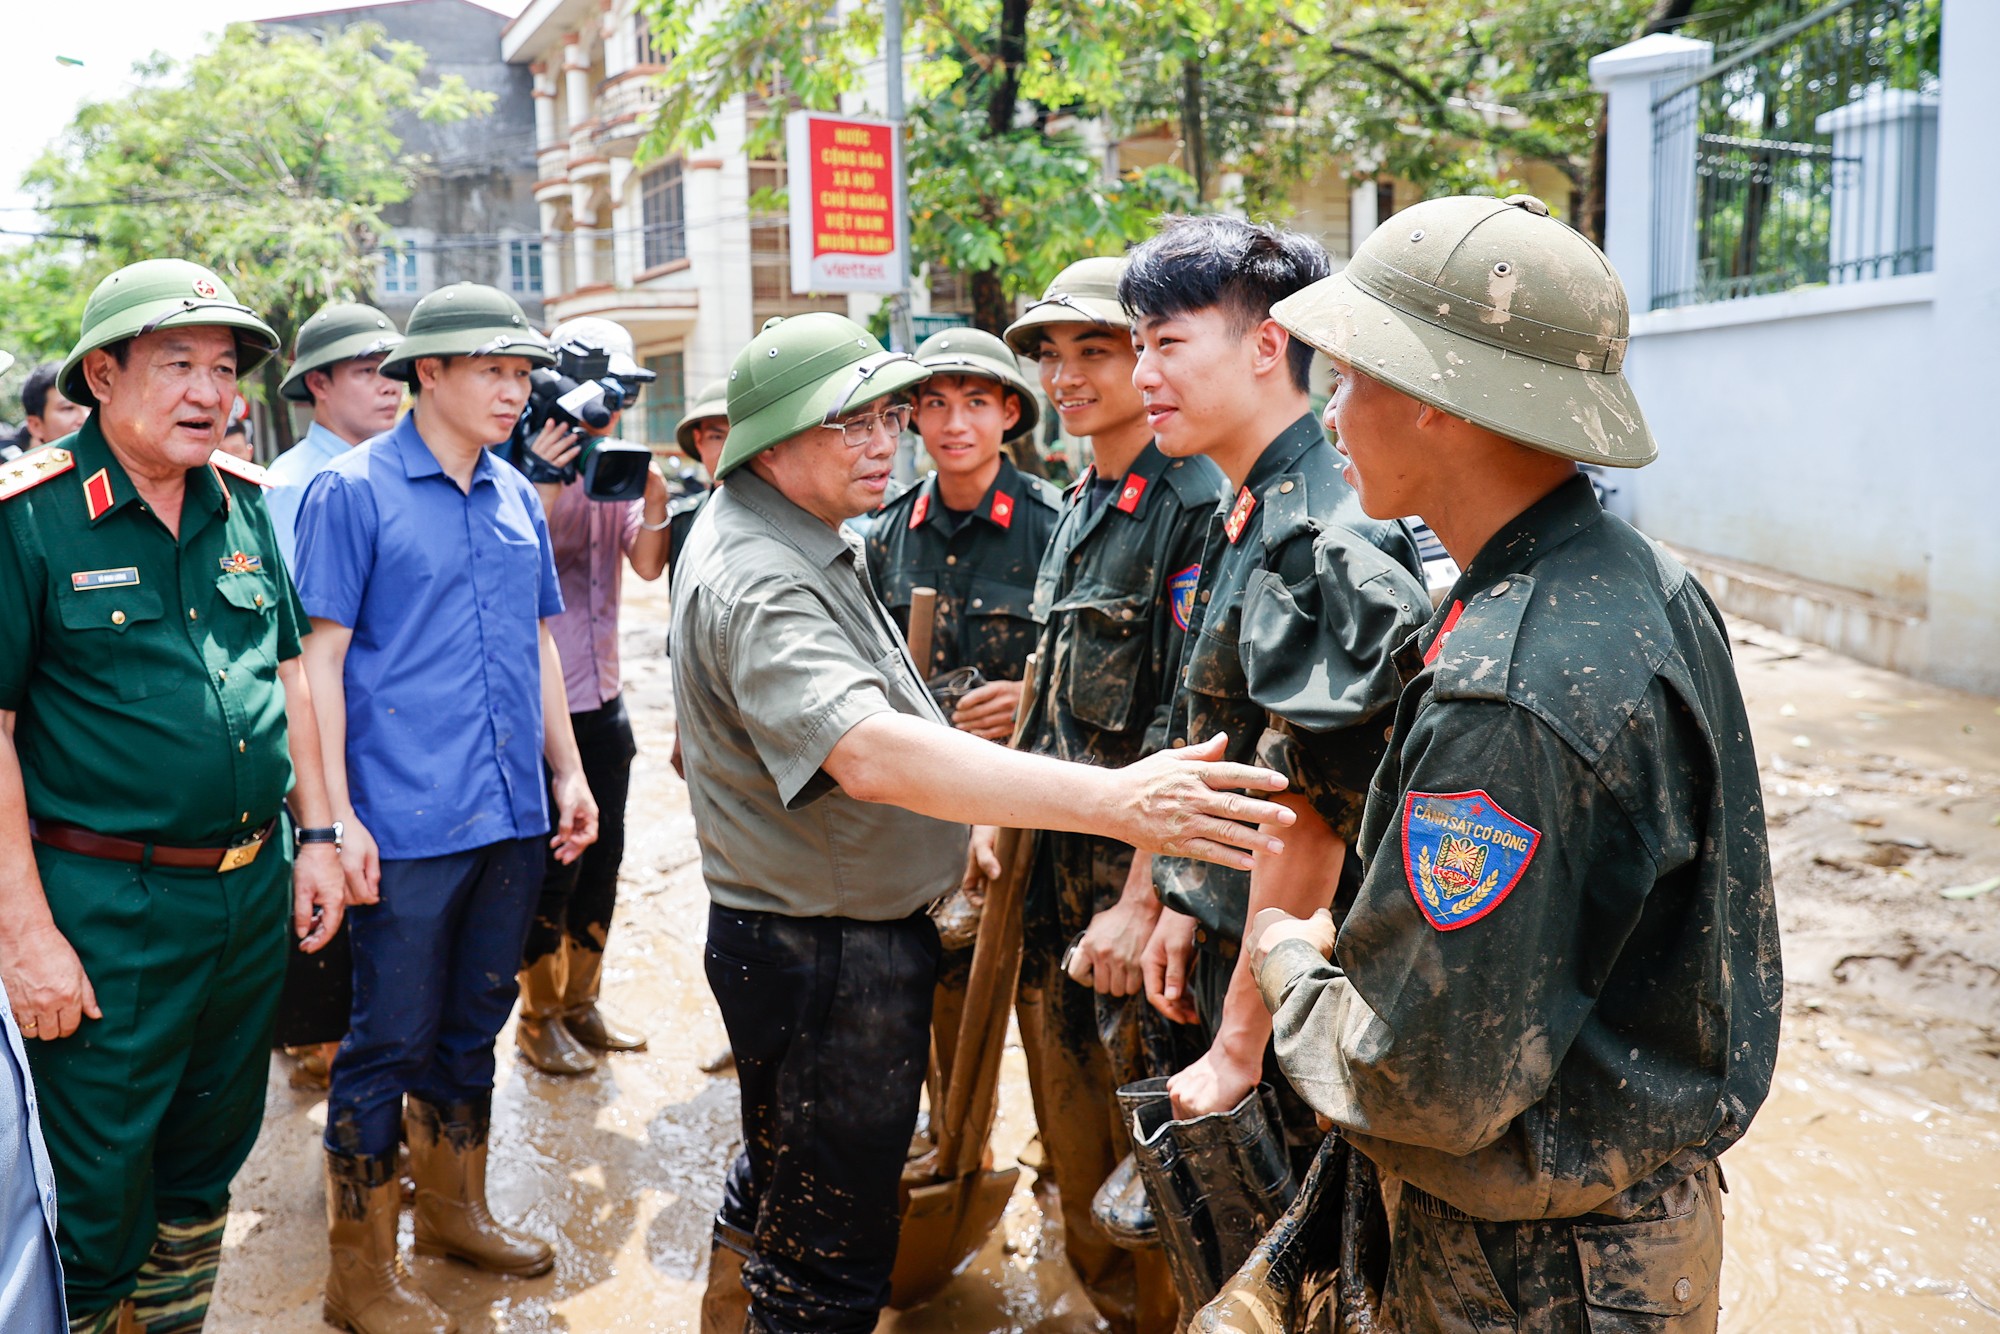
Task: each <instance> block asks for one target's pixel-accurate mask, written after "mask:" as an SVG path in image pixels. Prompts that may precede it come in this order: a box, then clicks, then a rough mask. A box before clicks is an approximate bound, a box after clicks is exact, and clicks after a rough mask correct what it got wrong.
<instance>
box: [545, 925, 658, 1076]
mask: <svg viewBox="0 0 2000 1334" xmlns="http://www.w3.org/2000/svg"><path fill="white" fill-rule="evenodd" d="M563 954H564V955H565V956H566V957H567V959H568V961H569V977H568V979H567V980H566V981H565V982H564V983H563V1024H564V1026H565V1027H567V1028H568V1029H569V1031H570V1035H571V1036H573V1037H574V1038H575V1039H576V1040H577V1041H578V1042H581V1043H582V1044H583V1045H584V1046H586V1047H589V1048H590V1049H591V1050H592V1051H644V1050H646V1035H645V1034H644V1033H634V1032H633V1031H632V1030H631V1029H629V1028H621V1027H619V1026H618V1024H617V1023H616V1022H614V1021H613V1020H612V1019H611V1018H610V1017H609V1016H607V1015H606V1014H605V1013H604V1011H602V1010H600V1009H598V1008H597V989H598V988H599V987H600V986H602V985H603V983H604V951H603V950H594V949H591V948H590V947H589V946H587V945H579V944H577V943H576V942H575V941H573V940H566V941H564V942H563Z"/></svg>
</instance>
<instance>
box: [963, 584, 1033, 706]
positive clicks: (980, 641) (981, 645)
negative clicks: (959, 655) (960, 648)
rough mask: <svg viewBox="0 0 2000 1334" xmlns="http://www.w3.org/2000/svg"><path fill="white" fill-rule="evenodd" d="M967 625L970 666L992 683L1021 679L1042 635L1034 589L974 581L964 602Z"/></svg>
mask: <svg viewBox="0 0 2000 1334" xmlns="http://www.w3.org/2000/svg"><path fill="white" fill-rule="evenodd" d="M965 625H966V635H967V639H968V641H969V642H968V643H967V645H966V648H967V656H968V661H969V663H970V665H972V666H975V667H977V668H979V670H980V671H982V672H984V673H986V675H987V677H988V678H989V679H992V680H996V681H1018V680H1020V679H1021V677H1022V672H1023V669H1024V668H1025V666H1026V664H1027V661H1028V655H1029V654H1030V653H1033V652H1034V651H1035V639H1036V637H1037V636H1038V635H1039V634H1040V631H1041V627H1040V626H1038V625H1036V624H1035V594H1034V590H1033V589H1032V588H1023V587H1021V586H1020V585H1018V584H1008V583H1002V582H1000V581H999V580H997V579H974V580H973V581H972V584H971V587H970V588H969V589H968V590H967V594H966V599H965Z"/></svg>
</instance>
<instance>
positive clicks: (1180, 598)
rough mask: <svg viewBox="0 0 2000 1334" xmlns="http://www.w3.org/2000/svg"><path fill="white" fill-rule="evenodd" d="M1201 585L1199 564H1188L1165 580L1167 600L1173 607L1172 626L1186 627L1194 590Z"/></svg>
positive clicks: (1192, 604)
mask: <svg viewBox="0 0 2000 1334" xmlns="http://www.w3.org/2000/svg"><path fill="white" fill-rule="evenodd" d="M1200 586H1201V566H1199V565H1190V566H1188V567H1187V568H1186V569H1185V570H1182V571H1181V572H1180V573H1179V574H1177V575H1175V576H1174V577H1173V578H1171V579H1169V580H1167V600H1168V603H1169V605H1170V606H1172V608H1173V613H1174V628H1175V629H1176V630H1185V629H1187V628H1188V618H1189V617H1190V616H1192V615H1193V614H1194V590H1195V589H1197V588H1199V587H1200Z"/></svg>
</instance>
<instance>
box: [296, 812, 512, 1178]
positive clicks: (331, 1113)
mask: <svg viewBox="0 0 2000 1334" xmlns="http://www.w3.org/2000/svg"><path fill="white" fill-rule="evenodd" d="M545 842H546V840H544V839H541V838H518V839H508V840H506V841H504V842H500V843H489V844H487V845H486V846H485V847H483V848H474V849H472V850H471V851H470V852H454V853H449V854H447V855H445V856H442V857H413V858H408V859H396V860H387V859H385V860H384V861H383V863H382V900H381V902H379V903H372V904H367V905H364V906H362V907H357V908H351V909H349V910H348V919H347V920H348V921H349V922H350V923H351V924H352V925H351V927H350V928H349V929H350V930H351V932H352V933H353V938H354V1017H353V1021H352V1023H351V1024H350V1026H349V1027H348V1030H347V1037H346V1039H345V1040H344V1041H343V1042H342V1043H341V1044H340V1056H339V1058H338V1059H337V1060H335V1061H334V1063H333V1089H332V1091H331V1092H330V1093H329V1094H328V1096H327V1113H326V1146H327V1148H329V1149H332V1150H333V1151H334V1152H336V1153H345V1154H361V1155H369V1156H379V1155H382V1154H390V1153H394V1152H395V1151H396V1145H397V1142H398V1140H399V1139H400V1138H401V1135H402V1123H403V1095H404V1094H406V1093H408V1094H413V1095H415V1096H416V1097H419V1098H421V1099H423V1100H424V1101H425V1102H429V1103H435V1104H439V1105H448V1104H452V1103H459V1102H473V1103H478V1104H482V1105H483V1104H484V1103H485V1102H486V1100H487V1099H489V1098H490V1097H491V1096H492V1093H493V1043H494V1039H495V1038H497V1037H498V1036H499V1034H500V1028H501V1026H502V1025H503V1024H505V1023H506V1022H507V1015H508V1013H509V1012H510V1011H512V1010H513V1008H514V1000H515V998H516V996H517V995H518V994H519V985H518V984H517V983H516V982H515V980H514V975H515V972H516V970H517V969H519V967H520V965H521V945H522V943H523V941H525V940H526V939H527V935H528V921H529V918H530V917H531V916H532V915H533V913H534V911H535V901H536V899H537V898H538V897H539V896H540V894H541V889H542V858H543V853H544V850H545V849H544V845H545Z"/></svg>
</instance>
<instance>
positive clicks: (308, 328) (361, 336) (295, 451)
mask: <svg viewBox="0 0 2000 1334" xmlns="http://www.w3.org/2000/svg"><path fill="white" fill-rule="evenodd" d="M402 341H403V335H401V334H399V333H397V332H396V326H395V325H394V324H392V323H390V322H389V317H388V316H387V315H384V314H383V313H382V312H381V311H379V310H377V309H375V307H373V306H357V305H350V304H348V303H346V302H336V303H334V304H333V305H330V306H324V307H322V308H321V309H320V310H319V312H318V313H317V314H315V315H314V316H313V317H312V318H311V319H309V320H307V321H306V322H305V323H304V324H302V325H300V326H299V336H298V341H297V342H296V343H295V344H294V346H293V348H292V367H291V369H290V370H288V371H286V372H285V379H284V382H283V383H282V384H280V385H279V386H278V394H279V396H280V397H282V398H284V399H285V400H287V401H288V402H292V403H304V404H310V405H311V407H312V410H313V419H312V425H311V426H309V427H307V428H306V433H305V435H304V436H303V437H302V438H300V440H299V442H298V443H297V444H295V445H293V446H292V447H291V448H290V449H288V450H286V451H285V452H284V453H282V454H280V455H278V457H277V460H276V462H274V463H272V464H271V466H270V467H269V468H267V469H265V470H264V503H265V504H266V505H267V506H269V507H270V510H271V524H272V526H273V527H275V528H276V529H277V530H278V547H279V549H280V550H282V551H283V552H284V553H285V564H286V565H288V566H296V565H297V564H298V537H297V530H298V522H299V503H300V502H301V501H303V500H304V499H305V497H306V483H308V482H310V481H312V479H313V478H314V477H316V476H318V475H319V474H320V473H321V472H322V471H324V470H325V469H326V468H328V467H330V466H331V465H332V463H333V461H334V460H335V459H337V458H339V457H340V456H341V455H342V454H345V453H346V452H347V451H348V450H349V449H351V448H353V447H354V446H355V445H358V444H360V443H361V442H362V441H364V440H372V439H374V438H375V437H376V436H378V435H381V434H382V433H383V432H384V431H387V430H388V429H389V428H390V427H392V426H394V425H395V424H396V414H397V413H398V412H401V411H402V410H403V384H402V382H401V381H400V380H395V379H391V378H390V377H389V376H386V375H384V374H382V358H383V357H384V356H385V355H387V354H388V353H390V352H393V351H394V350H395V349H396V347H397V345H398V344H400V343H401V342H402Z"/></svg>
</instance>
